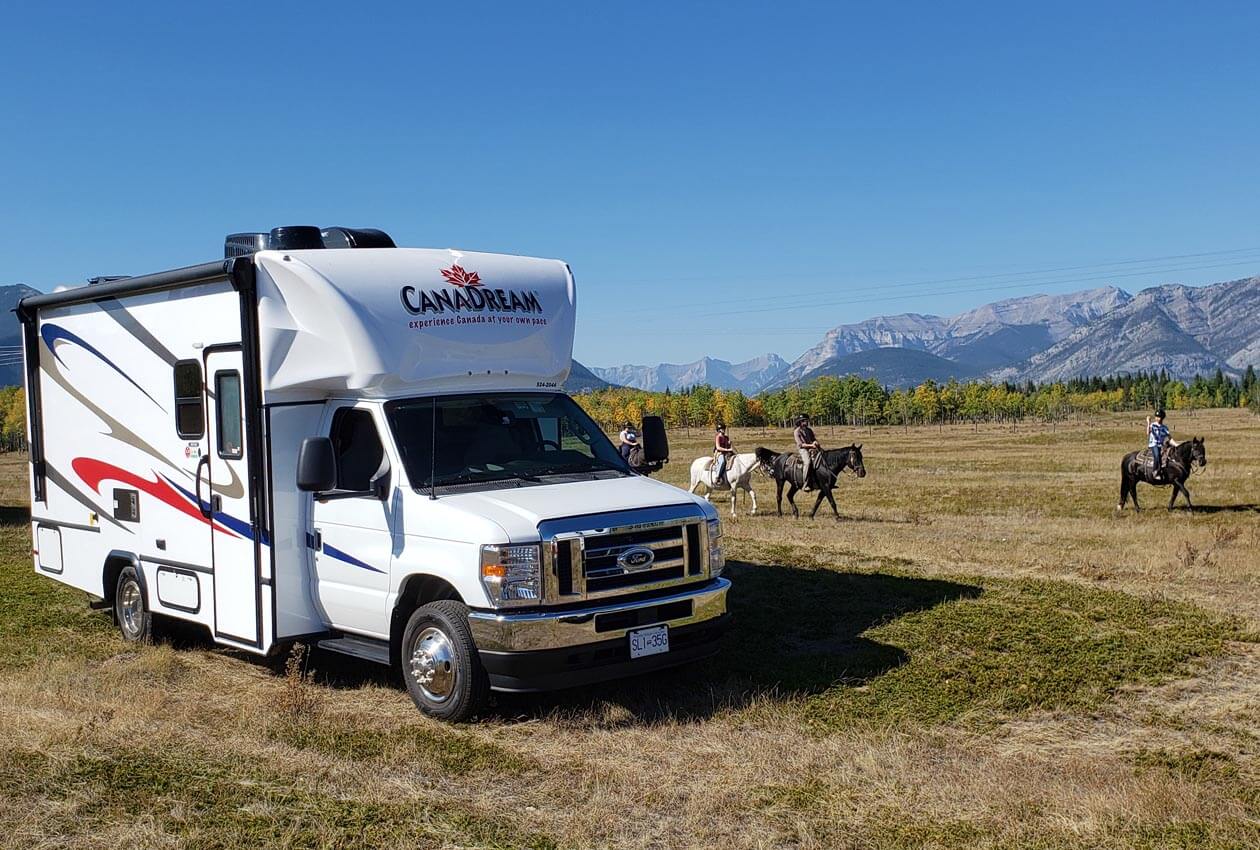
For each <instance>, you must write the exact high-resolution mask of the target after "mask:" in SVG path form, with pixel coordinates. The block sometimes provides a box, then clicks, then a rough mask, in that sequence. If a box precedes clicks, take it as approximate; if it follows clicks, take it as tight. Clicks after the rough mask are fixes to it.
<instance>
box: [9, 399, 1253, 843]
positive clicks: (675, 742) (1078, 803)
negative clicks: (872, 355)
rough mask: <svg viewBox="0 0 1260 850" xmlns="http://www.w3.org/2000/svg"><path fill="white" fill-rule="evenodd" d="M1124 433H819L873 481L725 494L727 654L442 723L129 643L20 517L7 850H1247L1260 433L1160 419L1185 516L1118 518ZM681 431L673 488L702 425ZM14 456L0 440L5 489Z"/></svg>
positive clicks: (314, 681)
mask: <svg viewBox="0 0 1260 850" xmlns="http://www.w3.org/2000/svg"><path fill="white" fill-rule="evenodd" d="M1140 424H1141V423H1140V422H1137V423H1136V424H1135V423H1134V421H1133V418H1132V417H1128V418H1119V417H1118V418H1116V419H1114V420H1107V421H1101V422H1099V421H1096V422H1092V423H1088V424H1086V423H1082V424H1080V425H1072V426H1068V427H1062V426H1061V427H1060V428H1059V429H1058V430H1057V431H1055V432H1053V433H1052V432H1047V431H1046V430H1044V429H1034V428H1020V429H1017V430H1015V431H1013V432H1012V431H1011V430H1009V429H996V428H993V429H980V430H979V431H973V430H972V429H969V428H958V429H954V430H949V429H947V430H946V431H945V433H944V434H941V433H938V432H937V431H936V430H935V429H921V430H911V431H910V432H903V431H900V430H888V429H875V430H874V431H873V432H871V433H867V432H862V433H857V432H849V431H843V430H837V432H836V433H835V434H834V436H833V435H832V434H830V433H827V431H826V429H823V434H822V438H823V440H824V441H825V442H827V443H829V444H836V445H838V444H840V443H845V444H847V443H848V442H850V441H851V440H854V439H856V440H859V441H861V442H864V443H865V451H866V462H867V466H868V469H869V471H870V475H869V476H868V477H867V478H866V479H864V480H861V481H857V480H855V479H851V478H847V479H846V480H845V481H844V482H843V485H842V487H841V490H840V491H839V495H840V501H841V511H842V514H843V517H844V518H843V519H842V521H841V522H839V523H837V522H835V521H834V520H832V519H830V518H823V516H822V514H821V512H820V515H819V518H818V519H816V520H813V521H809V520H804V519H802V520H798V521H793V520H791V519H790V518H787V517H784V518H779V517H776V516H760V517H747V516H745V515H743V505H742V504H741V515H740V516H739V517H738V518H736V519H735V520H733V521H729V520H728V521H727V523H726V531H727V535H728V548H729V550H730V552H731V554H732V557H733V560H734V561H735V563H733V565H732V568H731V571H732V574H733V575H734V577H735V581H736V588H737V589H736V594H735V597H734V599H733V602H732V604H733V607H734V608H735V610H736V613H737V614H738V616H739V617H740V619H739V621H738V628H737V631H736V632H735V633H734V634H733V635H732V636H731V637H730V639H728V640H727V642H726V643H725V647H724V651H723V653H722V654H721V656H719V658H717V659H715V660H714V661H713V662H709V663H706V664H703V665H699V666H698V667H697V668H692V669H684V670H682V671H679V672H677V673H675V674H673V675H670V676H665V677H661V678H659V679H643V680H635V681H631V682H627V683H622V684H619V685H612V686H605V687H600V688H594V689H590V690H587V691H583V692H578V693H564V694H558V695H553V696H548V697H540V698H532V697H531V698H512V699H501V700H499V702H498V705H497V707H496V709H495V712H494V713H493V714H492V715H491V716H490V717H488V718H486V719H485V720H484V721H482V722H480V723H478V724H474V725H470V726H465V727H448V726H443V725H442V724H438V723H435V722H432V721H429V720H427V719H425V718H422V717H420V716H419V715H418V714H417V713H416V712H415V710H414V709H413V708H412V707H411V705H410V703H409V701H408V700H407V698H406V695H405V693H404V692H403V691H402V690H401V689H400V687H399V686H398V685H397V684H396V683H395V682H394V681H393V680H392V679H391V678H390V677H389V676H387V675H385V674H384V673H378V672H376V671H373V670H370V669H369V670H366V671H365V670H364V669H362V667H361V665H355V664H350V663H343V662H341V661H340V660H338V659H336V658H332V657H328V656H326V655H323V654H321V653H314V654H313V655H312V656H311V657H310V659H308V660H306V661H302V662H297V663H295V664H294V665H291V668H290V670H289V671H288V672H287V673H286V671H285V669H284V667H285V665H284V663H283V661H281V662H279V663H276V664H274V665H270V666H268V665H263V664H260V663H257V662H253V661H250V660H248V659H245V658H243V657H241V656H239V655H236V654H234V653H230V652H224V651H221V650H216V649H214V648H213V647H210V646H208V645H206V644H205V643H204V642H199V641H198V639H197V638H196V636H183V635H181V636H179V637H177V638H176V639H175V640H174V641H173V643H168V644H163V645H158V646H154V647H147V648H142V649H139V650H134V649H131V648H128V647H125V646H124V645H123V644H122V643H121V641H120V640H118V639H117V638H116V637H114V636H113V634H112V633H111V631H110V626H109V624H108V623H107V621H106V620H105V618H104V617H103V616H101V615H97V614H88V613H85V612H84V610H83V608H84V605H83V600H82V597H81V596H79V595H77V594H75V593H72V592H68V591H65V590H63V589H61V588H60V587H59V586H57V585H55V584H53V583H51V582H47V581H45V580H42V579H37V578H36V577H35V576H34V575H33V574H32V573H31V571H30V569H29V566H28V561H27V558H26V552H27V551H29V541H28V540H27V539H26V537H25V535H26V533H27V532H26V527H25V525H24V524H22V523H21V522H20V517H17V516H16V514H17V512H16V511H12V510H10V511H9V513H8V514H6V517H7V519H8V524H7V525H6V527H5V528H4V529H3V531H2V532H0V563H2V564H3V566H2V567H0V576H3V578H4V580H5V581H6V582H7V583H8V585H7V586H6V587H5V588H4V589H3V590H2V591H0V671H3V672H0V822H2V823H4V824H5V829H4V830H3V832H0V845H3V846H11V847H49V848H52V847H70V846H74V847H76V848H79V847H116V846H143V847H259V846H290V847H452V848H453V847H510V846H538V847H547V846H569V847H581V848H585V847H714V846H725V847H731V848H772V847H774V848H777V847H800V848H825V847H827V848H829V847H854V848H858V847H862V848H865V847H872V848H894V847H1038V848H1041V847H1135V846H1136V847H1250V846H1256V845H1257V844H1258V843H1260V766H1258V758H1257V757H1258V753H1260V646H1258V645H1257V644H1256V643H1255V642H1254V640H1255V637H1254V636H1255V634H1256V633H1257V629H1258V626H1260V585H1258V580H1257V576H1256V573H1257V569H1258V568H1260V563H1258V561H1260V559H1258V558H1257V557H1256V553H1257V549H1258V548H1260V547H1258V545H1257V544H1260V508H1257V507H1256V505H1257V502H1260V493H1258V492H1257V486H1258V485H1260V459H1257V458H1256V457H1255V456H1254V452H1253V449H1252V443H1253V441H1252V440H1251V439H1250V438H1251V437H1253V436H1254V434H1255V433H1256V430H1257V428H1258V427H1260V421H1257V420H1255V419H1253V418H1251V417H1249V416H1248V415H1247V414H1245V413H1240V412H1235V411H1211V412H1204V413H1201V414H1199V415H1198V416H1197V417H1196V418H1195V419H1194V420H1190V421H1174V423H1173V424H1174V425H1175V426H1177V430H1176V433H1177V434H1178V435H1181V436H1184V435H1185V434H1187V433H1188V432H1194V433H1197V434H1201V435H1204V436H1206V437H1207V440H1208V443H1207V445H1208V457H1209V471H1208V473H1207V474H1205V475H1204V476H1202V477H1197V476H1196V478H1195V479H1194V480H1192V482H1191V490H1192V493H1193V496H1194V498H1195V501H1196V504H1199V505H1202V506H1204V508H1205V510H1204V511H1203V512H1202V513H1196V514H1193V515H1191V514H1188V513H1186V512H1183V511H1179V512H1176V513H1174V514H1172V515H1169V514H1168V513H1166V512H1165V511H1164V510H1162V504H1161V503H1162V502H1166V497H1165V498H1164V499H1163V500H1161V499H1160V498H1159V497H1158V496H1156V495H1155V494H1154V492H1153V491H1151V490H1150V488H1143V489H1142V492H1141V496H1143V497H1145V498H1144V504H1145V505H1146V506H1147V507H1148V508H1151V509H1152V510H1148V511H1147V512H1145V513H1143V514H1141V515H1138V516H1135V515H1133V514H1132V513H1125V514H1123V515H1116V514H1115V512H1114V508H1115V503H1116V500H1117V498H1116V497H1117V495H1118V464H1119V457H1120V454H1121V453H1122V452H1123V451H1124V450H1125V449H1126V448H1128V447H1131V446H1134V445H1137V444H1138V443H1140V441H1141V430H1140ZM734 437H735V440H736V444H737V447H738V448H742V449H745V448H751V447H752V446H754V445H756V444H759V443H761V444H765V445H772V446H785V445H786V443H787V437H786V435H785V434H784V433H781V432H779V433H773V434H771V433H769V432H766V433H762V434H759V433H757V432H744V433H736V434H735V435H734ZM673 439H674V454H675V463H674V464H671V465H670V466H669V467H668V468H667V470H666V472H665V474H664V477H665V479H666V480H670V481H673V482H675V483H677V482H679V481H681V480H682V479H683V478H684V477H685V475H686V473H687V465H688V462H689V461H690V459H691V458H692V457H695V456H697V455H699V454H701V453H703V447H704V446H705V445H707V434H696V435H695V436H694V437H693V438H691V439H690V440H689V439H687V438H686V436H685V435H678V434H676V435H673ZM23 471H24V470H23V468H22V467H21V466H20V465H18V463H17V462H16V461H15V459H13V458H2V459H0V494H3V495H5V496H6V497H8V499H9V500H7V501H6V504H8V505H15V504H17V503H18V502H17V499H16V498H15V497H14V494H16V493H20V492H22V489H21V486H20V483H19V484H15V483H14V481H15V480H16V479H17V477H18V476H19V475H21V474H22V473H23ZM758 489H759V491H760V495H761V497H762V507H763V510H765V509H766V508H767V507H768V508H769V509H770V510H771V511H772V510H773V489H772V488H771V487H768V486H766V484H765V483H764V482H762V483H760V484H759V485H758ZM1161 492H1166V491H1161ZM721 506H722V508H723V510H725V502H724V501H723V502H722V503H721ZM1157 506H1160V507H1161V509H1159V510H1154V508H1156V507H1157ZM1189 549H1192V550H1193V553H1194V554H1193V557H1191V556H1190V554H1189V551H1188V550H1189ZM1179 553H1180V554H1179ZM303 667H306V668H307V669H309V671H310V674H311V675H310V676H303V675H302V668H303Z"/></svg>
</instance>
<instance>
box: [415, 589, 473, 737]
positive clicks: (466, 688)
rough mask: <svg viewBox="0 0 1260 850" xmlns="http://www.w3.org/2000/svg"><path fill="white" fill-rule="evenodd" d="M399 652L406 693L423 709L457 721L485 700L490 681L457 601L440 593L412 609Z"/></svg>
mask: <svg viewBox="0 0 1260 850" xmlns="http://www.w3.org/2000/svg"><path fill="white" fill-rule="evenodd" d="M399 656H400V661H401V662H402V673H403V680H404V681H405V682H406V683H407V693H409V694H410V695H411V699H412V701H413V702H415V704H416V707H417V708H419V709H420V710H421V711H423V712H424V713H425V714H428V715H430V716H432V717H436V718H438V719H440V720H450V721H455V722H458V721H460V720H465V719H467V718H469V717H471V716H473V715H474V714H476V713H477V712H478V711H480V710H481V709H482V708H483V707H484V706H485V704H486V699H487V697H488V696H489V692H490V683H489V679H488V678H487V677H486V671H485V670H484V669H482V666H481V658H480V656H478V655H477V647H476V645H475V644H474V643H473V639H472V630H471V629H470V628H469V627H468V606H466V605H464V604H463V603H462V602H457V601H455V600H453V599H442V600H439V601H437V602H430V603H429V604H428V605H422V606H420V607H419V608H417V609H416V610H415V611H413V612H412V614H411V617H410V618H409V619H408V620H407V627H406V628H405V629H404V630H403V636H402V645H401V652H400V653H399Z"/></svg>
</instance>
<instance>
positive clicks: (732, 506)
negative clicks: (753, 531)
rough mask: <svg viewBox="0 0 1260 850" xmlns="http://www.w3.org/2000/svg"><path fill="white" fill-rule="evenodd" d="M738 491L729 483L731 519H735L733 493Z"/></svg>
mask: <svg viewBox="0 0 1260 850" xmlns="http://www.w3.org/2000/svg"><path fill="white" fill-rule="evenodd" d="M738 492H739V491H738V490H736V489H735V485H734V484H732V485H731V519H735V495H736V494H737V493H738Z"/></svg>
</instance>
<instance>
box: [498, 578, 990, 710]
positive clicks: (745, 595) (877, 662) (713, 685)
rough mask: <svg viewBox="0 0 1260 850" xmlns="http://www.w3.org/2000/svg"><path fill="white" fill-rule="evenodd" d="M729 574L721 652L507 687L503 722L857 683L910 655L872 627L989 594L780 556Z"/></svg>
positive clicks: (709, 703)
mask: <svg viewBox="0 0 1260 850" xmlns="http://www.w3.org/2000/svg"><path fill="white" fill-rule="evenodd" d="M727 575H729V576H730V577H731V580H732V582H733V583H734V586H733V587H732V589H731V594H730V597H729V608H730V611H731V614H732V624H731V629H730V631H729V632H728V633H727V635H726V636H725V637H724V638H723V641H722V645H721V649H720V650H719V652H718V654H717V655H716V656H714V657H713V658H710V659H708V660H706V661H702V662H699V663H697V664H692V665H687V666H684V667H680V668H677V669H675V670H671V671H667V672H665V673H658V674H656V675H655V676H641V677H638V678H634V679H626V680H623V681H618V682H610V683H605V684H602V685H596V686H592V687H589V688H581V689H574V690H570V691H558V692H554V693H550V694H535V695H507V694H501V695H499V696H498V699H497V701H496V712H495V713H496V714H497V716H498V717H499V719H501V720H510V719H514V718H526V719H528V718H536V717H543V716H547V715H551V714H561V715H569V716H573V717H574V719H576V720H578V722H582V720H581V718H582V717H583V716H585V717H587V718H589V719H590V720H591V721H593V722H596V723H599V724H611V725H634V724H644V723H653V722H659V721H662V720H683V721H686V720H698V719H703V718H705V717H708V716H711V715H712V714H714V713H716V712H719V711H724V710H728V709H733V708H740V707H743V706H746V705H748V704H750V703H752V702H754V701H757V700H766V699H769V700H775V699H792V698H795V697H799V696H806V695H809V694H815V693H820V692H822V691H825V690H828V689H830V688H834V687H837V686H841V687H844V686H850V687H857V686H860V685H862V684H864V683H866V682H869V681H870V680H872V679H874V678H876V677H878V676H880V675H882V674H883V673H886V672H887V671H889V670H891V669H893V668H895V667H898V666H900V665H901V664H903V663H905V662H906V661H907V660H908V656H907V655H906V653H905V652H904V651H903V650H901V649H899V648H897V647H895V646H889V645H887V644H883V643H880V642H878V641H874V640H871V639H870V638H867V637H864V636H863V633H864V632H866V631H867V630H868V629H871V628H873V627H874V626H878V625H880V624H882V623H886V622H888V621H889V620H893V619H896V618H897V617H900V616H903V615H906V614H910V613H913V612H915V611H923V610H926V609H929V608H932V607H934V606H936V605H940V604H942V603H944V602H950V601H953V600H957V599H969V598H974V597H976V596H979V595H980V593H981V589H980V588H979V587H975V586H972V585H966V584H959V583H956V582H951V581H941V580H937V579H926V578H914V577H909V576H900V575H891V574H887V573H859V572H841V571H834V570H827V569H807V568H804V567H792V566H786V565H781V564H755V563H747V562H733V563H731V564H730V565H729V567H728V571H727ZM609 708H613V709H614V710H612V711H609V710H608V709H609Z"/></svg>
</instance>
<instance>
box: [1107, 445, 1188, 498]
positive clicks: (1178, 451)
mask: <svg viewBox="0 0 1260 850" xmlns="http://www.w3.org/2000/svg"><path fill="white" fill-rule="evenodd" d="M1167 452H1168V461H1167V463H1165V464H1164V474H1163V475H1162V476H1161V477H1159V478H1158V479H1156V478H1154V477H1153V476H1154V470H1153V469H1152V467H1151V465H1150V464H1148V463H1145V462H1143V461H1142V460H1139V459H1138V455H1140V454H1142V453H1141V452H1129V453H1128V454H1127V455H1125V456H1124V460H1122V461H1121V462H1120V506H1119V507H1118V508H1116V510H1120V511H1122V510H1124V504H1125V502H1126V501H1128V499H1129V497H1130V496H1132V497H1133V510H1135V511H1140V510H1141V508H1140V507H1138V498H1137V485H1138V482H1139V481H1142V482H1144V483H1146V484H1152V485H1154V486H1156V487H1167V486H1169V485H1170V484H1171V485H1172V488H1173V492H1172V498H1171V499H1169V500H1168V510H1170V511H1171V510H1172V508H1173V503H1174V502H1176V501H1177V494H1178V493H1181V494H1183V495H1185V497H1186V507H1188V508H1189V509H1190V510H1192V511H1193V510H1194V503H1193V502H1191V501H1190V491H1189V490H1187V489H1186V479H1187V478H1189V477H1190V471H1191V469H1192V468H1193V467H1194V465H1195V464H1198V465H1199V466H1200V467H1203V466H1207V449H1205V448H1204V447H1203V438H1202V437H1195V438H1194V439H1193V440H1187V441H1186V442H1184V443H1178V444H1177V445H1176V446H1173V447H1172V448H1170V449H1168V450H1167Z"/></svg>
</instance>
